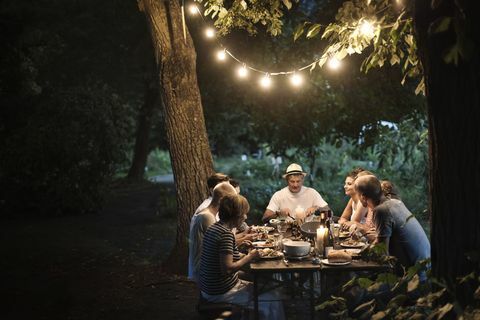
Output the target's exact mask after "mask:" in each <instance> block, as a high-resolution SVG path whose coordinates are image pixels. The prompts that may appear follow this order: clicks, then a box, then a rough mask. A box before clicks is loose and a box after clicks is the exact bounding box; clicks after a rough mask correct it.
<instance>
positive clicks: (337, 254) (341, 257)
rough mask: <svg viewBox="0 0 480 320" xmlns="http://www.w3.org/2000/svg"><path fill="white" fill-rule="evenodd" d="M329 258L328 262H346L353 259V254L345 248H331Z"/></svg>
mask: <svg viewBox="0 0 480 320" xmlns="http://www.w3.org/2000/svg"><path fill="white" fill-rule="evenodd" d="M327 258H328V262H330V263H344V262H351V261H352V256H351V255H350V254H348V253H347V252H345V251H344V250H330V252H329V253H328V256H327Z"/></svg>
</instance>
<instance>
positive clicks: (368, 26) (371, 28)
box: [182, 0, 404, 88]
mask: <svg viewBox="0 0 480 320" xmlns="http://www.w3.org/2000/svg"><path fill="white" fill-rule="evenodd" d="M398 1H399V0H397V2H398ZM184 3H185V0H182V4H183V5H184ZM188 9H189V12H190V14H192V15H199V16H200V17H201V18H202V21H203V23H204V24H205V25H206V26H209V25H210V24H209V23H208V22H207V21H206V19H205V17H204V15H203V14H202V12H201V11H200V9H199V7H198V5H197V4H195V3H190V5H189V8H188ZM386 9H387V8H383V9H382V10H386ZM382 10H380V11H379V12H381V11H382ZM403 21H404V20H400V21H397V22H403ZM323 27H325V26H323ZM386 27H388V26H383V27H382V26H380V25H379V24H377V23H376V22H372V21H370V20H368V19H364V18H362V19H360V21H359V25H358V26H355V27H354V26H348V28H349V29H352V30H358V31H359V32H360V33H361V34H363V35H364V36H365V37H366V38H373V37H374V34H375V30H376V29H377V28H386ZM205 36H206V37H207V38H210V39H212V40H215V41H216V43H217V45H218V47H219V48H220V50H219V51H218V52H217V59H218V60H220V61H224V60H226V57H227V55H228V56H230V57H231V58H232V59H233V60H235V61H236V62H237V63H238V64H239V65H240V67H239V68H238V69H237V75H238V76H239V77H240V78H245V77H247V75H248V71H250V70H251V71H254V72H257V73H260V74H263V77H262V78H261V79H260V82H259V84H260V85H261V86H262V87H264V88H269V87H270V86H271V81H272V80H271V77H272V76H279V75H288V76H290V77H289V78H290V82H291V84H292V85H293V86H296V87H298V86H300V85H301V84H302V83H303V78H302V76H301V72H302V71H303V70H305V69H310V70H312V69H313V68H314V67H315V65H316V64H319V65H320V67H321V66H322V65H323V64H324V63H326V64H327V66H328V67H329V68H330V69H332V70H337V69H339V68H340V67H341V64H342V62H341V60H343V58H337V57H336V51H331V52H328V51H327V52H324V53H323V54H322V55H321V56H320V57H319V58H317V59H315V60H314V61H313V62H311V63H309V64H307V65H304V66H302V67H300V68H297V69H294V70H291V71H278V72H269V71H264V70H261V69H258V68H255V67H253V66H250V65H247V64H246V63H245V62H243V61H242V60H240V59H239V58H237V57H236V56H235V55H234V54H233V53H232V52H231V51H229V50H228V49H227V48H226V47H225V46H224V45H223V44H222V42H221V41H220V40H219V38H218V37H217V36H216V34H215V29H214V28H213V27H207V28H206V29H205Z"/></svg>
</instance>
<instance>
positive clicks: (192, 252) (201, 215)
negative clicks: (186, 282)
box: [188, 182, 237, 281]
mask: <svg viewBox="0 0 480 320" xmlns="http://www.w3.org/2000/svg"><path fill="white" fill-rule="evenodd" d="M236 193H237V192H236V191H235V188H234V187H232V185H231V184H230V183H228V182H221V183H219V184H217V185H216V186H215V188H213V197H212V201H211V202H210V205H209V206H208V207H206V208H205V209H203V210H201V211H200V212H197V213H195V214H194V215H193V217H192V221H191V222H190V234H189V237H188V239H189V244H188V249H189V250H188V277H189V278H190V279H192V280H195V281H198V273H199V270H198V269H199V267H200V256H201V253H202V243H203V236H204V235H205V232H206V231H207V229H208V228H209V227H210V226H211V225H213V224H214V223H215V222H216V221H215V216H216V214H217V212H218V207H219V205H220V200H221V199H222V198H223V197H224V196H225V195H227V194H236Z"/></svg>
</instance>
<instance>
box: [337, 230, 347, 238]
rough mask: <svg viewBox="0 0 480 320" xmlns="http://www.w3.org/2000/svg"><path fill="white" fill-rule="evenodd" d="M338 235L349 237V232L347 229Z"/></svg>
mask: <svg viewBox="0 0 480 320" xmlns="http://www.w3.org/2000/svg"><path fill="white" fill-rule="evenodd" d="M338 236H339V237H340V238H348V237H350V232H348V231H341V232H340V233H339V234H338Z"/></svg>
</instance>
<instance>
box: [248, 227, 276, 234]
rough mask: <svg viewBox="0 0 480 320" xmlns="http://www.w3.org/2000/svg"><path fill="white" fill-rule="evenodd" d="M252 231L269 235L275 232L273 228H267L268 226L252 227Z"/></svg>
mask: <svg viewBox="0 0 480 320" xmlns="http://www.w3.org/2000/svg"><path fill="white" fill-rule="evenodd" d="M252 230H253V231H255V232H258V233H269V232H270V231H273V230H274V228H273V227H267V226H252Z"/></svg>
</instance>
